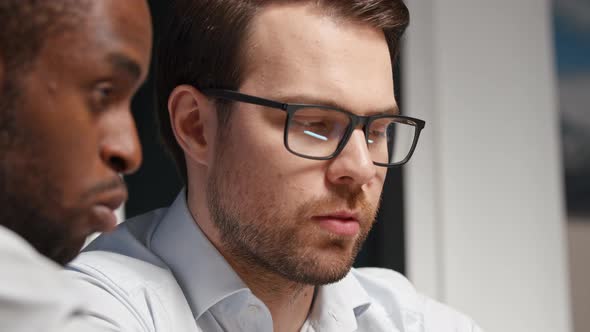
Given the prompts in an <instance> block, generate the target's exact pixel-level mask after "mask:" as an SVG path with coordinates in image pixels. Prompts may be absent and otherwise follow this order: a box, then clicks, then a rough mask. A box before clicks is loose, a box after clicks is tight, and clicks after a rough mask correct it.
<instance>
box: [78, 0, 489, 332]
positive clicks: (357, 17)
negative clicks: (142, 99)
mask: <svg viewBox="0 0 590 332" xmlns="http://www.w3.org/2000/svg"><path fill="white" fill-rule="evenodd" d="M408 20H409V19H408V11H407V8H406V7H405V5H404V4H403V2H402V1H400V0H369V1H367V0H364V1H360V0H358V1H334V0H319V1H297V2H295V1H280V0H275V1H272V0H267V1H238V0H213V1H199V0H178V1H175V2H174V5H173V10H172V16H171V17H170V18H169V26H168V27H167V29H166V30H165V31H164V32H163V34H162V38H161V43H160V45H159V46H158V48H157V54H158V57H157V65H156V74H157V75H156V85H157V95H158V99H159V104H158V110H159V114H158V115H159V121H160V129H161V133H162V137H163V139H164V142H165V143H166V144H167V146H168V148H169V149H170V151H171V153H172V155H173V156H174V158H175V160H176V162H177V165H178V168H179V170H180V173H181V175H182V176H183V178H184V180H185V182H186V189H184V190H183V191H182V192H181V193H180V194H179V195H178V197H177V199H176V200H175V202H174V203H173V204H172V206H170V207H169V208H165V209H159V210H155V211H152V212H149V213H147V214H144V215H142V216H139V217H136V218H134V219H131V220H129V221H127V222H125V223H124V224H123V225H122V226H120V227H119V229H118V230H117V231H116V232H114V233H113V234H110V235H106V236H102V237H101V238H99V239H98V240H97V241H95V242H94V243H93V244H91V245H90V247H89V248H88V249H87V251H86V252H85V253H83V254H82V255H81V257H80V258H79V259H78V260H77V261H75V262H74V263H73V264H72V265H71V270H72V272H71V273H72V274H74V275H78V277H79V278H80V281H81V285H82V286H85V287H86V288H87V289H88V290H90V291H92V290H94V292H95V293H97V294H101V296H102V297H103V298H104V300H105V301H109V299H110V301H109V302H108V308H106V309H105V308H96V310H97V312H98V314H100V315H103V316H108V317H110V318H111V319H113V320H115V321H117V322H118V323H119V324H126V325H124V326H126V327H128V328H129V329H134V330H142V331H166V328H165V326H166V322H167V321H169V320H170V318H169V313H170V311H172V310H180V309H182V308H188V309H187V313H186V315H187V316H188V317H190V319H194V321H195V322H196V325H197V326H198V328H199V329H200V330H203V331H356V330H358V331H406V332H408V331H477V330H478V328H477V327H476V326H475V324H474V323H473V322H472V321H471V320H470V319H469V318H467V317H465V316H463V315H462V314H459V313H457V312H455V311H453V310H452V309H449V308H447V307H446V306H444V305H442V304H439V303H437V302H435V301H433V300H430V299H427V298H425V297H423V296H421V295H419V294H418V293H417V292H416V291H415V290H414V289H413V288H412V286H411V284H410V283H409V282H408V281H407V280H406V279H405V278H404V277H403V276H401V275H400V274H398V273H396V272H393V271H390V270H384V269H351V266H352V263H353V261H354V259H355V257H356V255H357V253H358V251H359V249H360V247H361V245H362V244H363V242H364V240H365V239H366V237H367V234H368V233H369V230H370V229H371V226H372V224H373V222H374V219H375V215H376V211H377V208H378V205H379V200H380V196H381V191H382V186H383V183H384V180H385V175H386V170H387V168H388V167H399V166H401V165H403V164H405V163H406V162H407V161H408V160H409V159H410V157H411V155H412V153H413V152H414V150H415V148H416V145H417V142H418V137H419V134H420V131H421V130H422V129H423V127H424V122H423V121H421V120H418V119H414V118H410V117H406V116H402V115H400V114H399V110H398V107H397V104H396V101H395V98H394V95H393V91H394V86H393V83H394V82H393V79H392V76H393V75H392V73H393V68H392V66H393V63H394V60H395V57H396V55H397V52H398V46H399V38H400V36H401V35H402V34H403V32H404V30H405V28H406V26H407V24H408ZM176 286H178V289H180V290H181V291H180V292H178V291H177V290H178V289H177V288H176ZM105 303H106V302H105ZM172 305H174V308H172V307H171V306H172Z"/></svg>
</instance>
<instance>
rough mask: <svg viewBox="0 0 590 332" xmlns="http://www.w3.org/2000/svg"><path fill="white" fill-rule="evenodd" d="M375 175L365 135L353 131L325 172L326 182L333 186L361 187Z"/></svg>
mask: <svg viewBox="0 0 590 332" xmlns="http://www.w3.org/2000/svg"><path fill="white" fill-rule="evenodd" d="M376 174H377V166H375V164H373V159H372V158H371V155H370V153H369V149H368V148H367V143H366V141H365V134H364V133H363V131H362V130H361V129H355V130H354V131H353V133H352V135H351V136H350V139H349V140H348V142H347V143H346V146H345V147H344V149H343V150H342V151H341V152H340V154H338V156H336V158H334V159H333V160H332V161H331V163H330V165H329V167H328V171H327V177H328V180H329V181H330V182H332V183H334V184H341V185H349V186H358V187H360V186H362V185H364V184H366V183H369V182H370V181H371V179H373V178H374V177H375V176H376Z"/></svg>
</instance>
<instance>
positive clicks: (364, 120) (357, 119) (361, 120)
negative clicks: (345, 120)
mask: <svg viewBox="0 0 590 332" xmlns="http://www.w3.org/2000/svg"><path fill="white" fill-rule="evenodd" d="M347 115H348V117H349V118H350V124H349V125H348V128H346V131H345V132H344V135H343V136H342V138H341V139H340V143H338V148H337V149H336V151H334V154H333V155H332V157H331V158H336V157H337V156H338V155H339V154H340V152H342V150H344V148H345V147H346V144H348V141H349V140H350V137H351V136H352V133H353V132H354V130H355V129H356V128H357V127H359V126H360V127H361V129H362V130H363V134H364V135H365V143H366V144H365V147H366V149H367V153H369V154H370V152H369V147H368V144H369V132H368V131H369V125H370V124H371V122H372V121H373V118H372V117H371V116H362V115H356V114H347Z"/></svg>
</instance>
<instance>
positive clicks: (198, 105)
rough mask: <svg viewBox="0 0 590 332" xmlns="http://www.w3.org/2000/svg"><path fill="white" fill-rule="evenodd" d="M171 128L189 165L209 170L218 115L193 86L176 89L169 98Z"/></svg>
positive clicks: (180, 86) (182, 86)
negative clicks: (209, 156) (189, 162)
mask: <svg viewBox="0 0 590 332" xmlns="http://www.w3.org/2000/svg"><path fill="white" fill-rule="evenodd" d="M168 114H169V116H170V125H171V127H172V131H173V132H174V136H175V137H176V141H177V142H178V144H179V145H180V147H181V148H182V149H183V150H184V153H185V157H186V159H187V161H188V160H189V159H190V160H191V161H193V162H195V163H197V164H201V165H203V166H207V165H208V163H209V161H208V155H209V153H208V152H209V149H211V143H212V141H213V137H215V133H214V131H215V128H216V126H215V123H216V121H215V112H214V111H213V107H212V105H211V102H209V100H208V99H207V97H206V96H205V95H203V94H202V93H201V92H199V91H198V90H197V89H195V88H194V87H192V86H189V85H179V86H177V87H176V88H175V89H174V90H173V91H172V93H171V94H170V97H169V98H168Z"/></svg>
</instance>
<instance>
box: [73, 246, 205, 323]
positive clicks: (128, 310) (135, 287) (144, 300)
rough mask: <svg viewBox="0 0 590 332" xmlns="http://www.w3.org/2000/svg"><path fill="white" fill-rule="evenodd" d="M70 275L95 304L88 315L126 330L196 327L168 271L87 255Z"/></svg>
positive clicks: (112, 255) (104, 255)
mask: <svg viewBox="0 0 590 332" xmlns="http://www.w3.org/2000/svg"><path fill="white" fill-rule="evenodd" d="M65 273H66V274H67V275H68V276H69V277H70V278H71V279H72V280H73V283H74V285H75V287H76V288H77V290H78V291H79V292H81V293H83V294H85V295H87V296H88V297H90V298H92V301H91V303H89V307H90V309H89V310H90V311H91V312H92V313H93V314H94V315H95V316H97V317H102V318H103V319H104V320H105V321H113V322H114V323H115V325H117V326H121V327H124V328H125V329H126V330H141V331H166V330H170V329H172V328H173V327H178V326H191V325H192V324H194V320H193V319H192V313H191V311H190V308H189V306H188V303H187V302H186V299H185V297H184V294H183V292H182V290H181V289H180V286H179V285H178V283H177V282H176V279H175V278H174V276H173V275H172V273H171V272H170V271H169V270H168V269H167V268H164V267H161V266H157V265H154V264H151V263H149V262H145V261H142V260H140V259H137V258H134V257H129V256H125V255H122V254H119V253H113V252H107V251H99V250H96V251H89V252H84V253H82V254H81V255H80V256H79V257H78V258H77V259H76V260H75V261H74V262H72V263H71V264H70V265H69V266H68V269H67V270H66V271H65ZM180 330H184V329H180Z"/></svg>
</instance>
